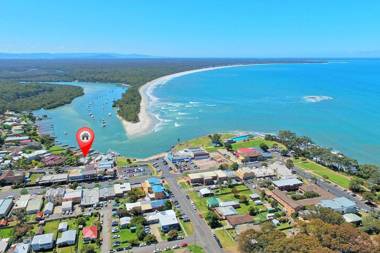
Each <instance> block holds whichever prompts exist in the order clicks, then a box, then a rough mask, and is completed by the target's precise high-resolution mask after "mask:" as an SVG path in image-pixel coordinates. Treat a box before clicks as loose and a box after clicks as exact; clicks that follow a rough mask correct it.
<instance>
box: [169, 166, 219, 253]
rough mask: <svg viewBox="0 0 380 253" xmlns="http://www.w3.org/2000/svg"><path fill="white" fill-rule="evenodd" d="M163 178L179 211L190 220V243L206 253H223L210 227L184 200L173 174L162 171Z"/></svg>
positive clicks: (184, 194)
mask: <svg viewBox="0 0 380 253" xmlns="http://www.w3.org/2000/svg"><path fill="white" fill-rule="evenodd" d="M164 176H165V178H166V180H167V182H168V184H169V186H170V190H171V191H172V193H173V194H174V196H175V197H176V199H177V200H178V202H179V204H180V206H181V210H182V211H183V212H184V213H185V214H186V215H187V216H188V217H189V218H190V220H191V222H192V224H193V227H194V240H193V241H192V242H191V243H193V244H198V245H200V246H202V247H203V249H204V250H205V251H206V252H208V253H220V252H224V251H223V249H222V248H220V246H219V244H218V243H217V242H216V240H215V238H214V237H213V232H212V230H211V229H210V227H209V226H208V225H207V224H206V222H205V221H204V220H203V219H201V218H200V217H199V216H198V213H197V212H196V211H194V209H193V207H192V206H191V204H190V201H189V200H188V199H187V198H186V193H185V192H184V191H183V190H182V189H181V188H180V187H179V185H178V184H177V181H176V178H175V177H174V176H173V174H170V173H169V172H168V171H164Z"/></svg>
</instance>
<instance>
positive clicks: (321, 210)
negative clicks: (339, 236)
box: [306, 206, 344, 224]
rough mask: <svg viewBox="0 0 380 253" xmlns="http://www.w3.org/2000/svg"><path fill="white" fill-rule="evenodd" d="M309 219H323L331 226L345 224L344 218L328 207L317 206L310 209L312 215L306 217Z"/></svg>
mask: <svg viewBox="0 0 380 253" xmlns="http://www.w3.org/2000/svg"><path fill="white" fill-rule="evenodd" d="M306 218H307V219H310V220H311V219H321V220H322V221H324V222H326V223H329V224H342V223H344V219H343V216H342V215H341V214H340V213H338V212H335V211H334V210H332V209H330V208H326V207H321V206H316V207H314V208H312V209H310V214H309V215H307V216H306Z"/></svg>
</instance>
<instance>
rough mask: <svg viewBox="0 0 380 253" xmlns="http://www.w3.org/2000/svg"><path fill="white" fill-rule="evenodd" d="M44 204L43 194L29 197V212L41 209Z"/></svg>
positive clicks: (33, 212) (27, 209)
mask: <svg viewBox="0 0 380 253" xmlns="http://www.w3.org/2000/svg"><path fill="white" fill-rule="evenodd" d="M42 204H43V199H42V196H41V195H34V196H32V197H31V198H30V199H29V202H28V205H27V207H26V213H27V214H35V213H37V212H38V211H40V210H41V208H42Z"/></svg>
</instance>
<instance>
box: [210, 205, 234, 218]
mask: <svg viewBox="0 0 380 253" xmlns="http://www.w3.org/2000/svg"><path fill="white" fill-rule="evenodd" d="M215 211H216V214H217V215H218V216H219V217H220V218H221V219H226V217H227V216H231V215H237V214H238V213H237V211H236V210H235V208H234V207H233V206H224V207H217V208H215Z"/></svg>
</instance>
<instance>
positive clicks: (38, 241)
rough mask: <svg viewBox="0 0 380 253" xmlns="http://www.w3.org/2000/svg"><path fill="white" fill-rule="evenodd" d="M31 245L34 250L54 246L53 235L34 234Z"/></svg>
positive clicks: (48, 248) (47, 248)
mask: <svg viewBox="0 0 380 253" xmlns="http://www.w3.org/2000/svg"><path fill="white" fill-rule="evenodd" d="M31 245H32V249H33V250H34V251H42V250H50V249H52V248H53V247H54V235H53V234H52V233H50V234H42V235H35V236H34V237H33V240H32V243H31Z"/></svg>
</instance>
